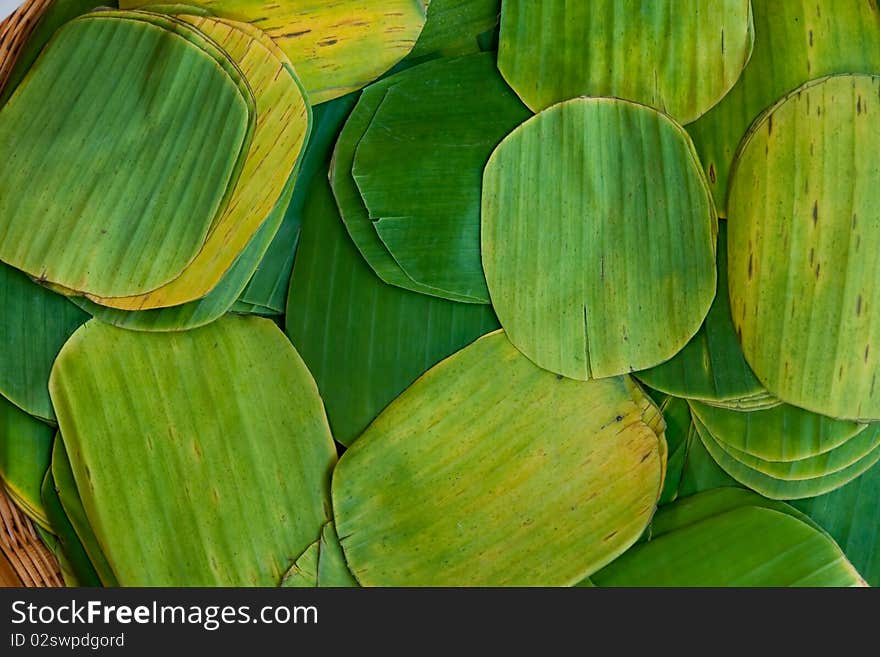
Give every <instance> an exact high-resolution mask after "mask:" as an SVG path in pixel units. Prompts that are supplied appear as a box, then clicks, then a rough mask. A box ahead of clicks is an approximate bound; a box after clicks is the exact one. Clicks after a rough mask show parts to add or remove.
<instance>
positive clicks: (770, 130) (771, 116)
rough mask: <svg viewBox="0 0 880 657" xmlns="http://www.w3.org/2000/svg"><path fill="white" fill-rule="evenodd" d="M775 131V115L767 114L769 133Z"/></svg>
mask: <svg viewBox="0 0 880 657" xmlns="http://www.w3.org/2000/svg"><path fill="white" fill-rule="evenodd" d="M772 132H773V115H772V114H768V115H767V134H768V135H769V134H771V133H772Z"/></svg>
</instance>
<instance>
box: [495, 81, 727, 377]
mask: <svg viewBox="0 0 880 657" xmlns="http://www.w3.org/2000/svg"><path fill="white" fill-rule="evenodd" d="M538 218H540V220H538ZM716 236H717V221H716V217H715V211H714V209H713V207H712V197H711V195H710V194H709V190H708V188H707V186H706V182H705V180H704V179H703V173H702V170H701V169H700V165H699V162H698V160H697V157H696V154H695V153H694V151H693V146H692V145H691V143H690V139H689V138H688V137H687V134H686V133H685V132H684V130H682V128H681V127H680V126H679V125H677V124H676V123H674V122H673V121H672V120H671V119H669V117H667V116H665V115H663V114H660V113H658V112H656V111H654V110H652V109H650V108H647V107H644V106H642V105H636V104H634V103H630V102H626V101H621V100H616V99H607V98H601V99H597V98H592V99H590V98H580V99H575V100H571V101H567V102H564V103H560V104H559V105H556V106H555V107H552V108H550V109H548V110H545V111H544V112H542V113H541V114H538V115H537V116H535V117H533V118H531V119H529V120H528V121H526V122H525V123H524V124H522V125H521V126H520V127H518V128H517V129H516V130H514V131H513V133H511V134H510V135H509V136H508V137H507V138H506V139H505V140H504V141H502V142H501V145H500V146H498V148H497V149H495V152H494V153H493V154H492V157H491V158H490V160H489V164H488V165H487V166H486V171H485V175H484V178H483V203H482V232H481V239H482V254H483V268H484V270H485V272H486V280H487V282H488V284H489V292H490V294H491V296H492V304H493V306H494V308H495V312H496V313H498V318H499V320H500V321H501V325H502V326H503V327H504V329H505V331H506V332H507V334H508V336H509V337H510V341H511V342H513V344H514V345H516V347H517V349H519V350H520V351H522V352H523V353H524V354H525V355H526V356H528V357H529V358H530V359H532V360H533V361H534V362H535V363H536V364H537V365H539V366H540V367H543V368H545V369H548V370H551V371H553V372H557V373H559V374H563V375H565V376H568V377H571V378H574V379H581V380H584V379H590V378H601V377H606V376H612V375H616V374H622V373H625V372H630V371H633V370H639V369H645V368H647V367H651V366H653V365H656V364H658V363H661V362H663V361H665V360H667V359H668V358H670V357H672V356H673V355H674V354H675V353H676V352H678V351H679V350H680V349H681V348H682V347H684V345H685V344H686V343H687V342H688V340H690V339H691V337H693V335H694V334H695V333H696V332H697V330H698V329H699V328H700V325H701V324H702V323H703V319H704V318H705V317H706V313H707V312H708V310H709V307H710V305H711V304H712V299H713V298H714V296H715V278H716V272H715V239H716Z"/></svg>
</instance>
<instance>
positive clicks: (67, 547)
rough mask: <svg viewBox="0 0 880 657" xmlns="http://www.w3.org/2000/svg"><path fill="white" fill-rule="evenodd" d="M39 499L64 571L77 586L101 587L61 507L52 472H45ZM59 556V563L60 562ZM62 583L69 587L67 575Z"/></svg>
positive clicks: (99, 579)
mask: <svg viewBox="0 0 880 657" xmlns="http://www.w3.org/2000/svg"><path fill="white" fill-rule="evenodd" d="M41 499H42V501H43V508H44V509H45V510H46V517H47V518H48V519H49V526H50V527H51V528H52V533H53V534H54V535H55V538H56V540H57V542H58V548H57V552H56V555H58V553H59V552H60V553H61V554H63V555H64V562H63V563H65V564H66V567H65V569H66V570H69V572H70V574H71V575H72V578H73V580H74V581H75V582H76V585H77V586H101V584H102V583H101V578H100V577H98V573H97V572H96V571H95V567H94V566H92V562H91V561H90V560H89V556H88V554H86V551H85V548H83V545H82V543H81V542H80V540H79V537H78V536H77V535H76V531H75V530H74V528H73V525H72V524H70V520H69V519H68V517H67V514H66V513H65V512H64V507H63V506H61V499H60V498H59V497H58V491H57V490H55V479H54V478H53V477H52V470H51V469H49V470H47V471H46V477H45V479H43V486H42V489H41ZM60 560H61V559H60V556H59V561H60ZM64 575H65V577H64V582H65V583H66V584H67V585H68V586H71V583H70V581H69V580H68V575H67V573H64Z"/></svg>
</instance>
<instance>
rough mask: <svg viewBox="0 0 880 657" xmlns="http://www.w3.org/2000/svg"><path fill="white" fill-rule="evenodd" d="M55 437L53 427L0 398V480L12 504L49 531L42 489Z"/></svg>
mask: <svg viewBox="0 0 880 657" xmlns="http://www.w3.org/2000/svg"><path fill="white" fill-rule="evenodd" d="M54 435H55V431H54V430H53V429H52V427H50V426H48V425H46V424H44V423H42V422H40V421H39V420H36V419H34V418H32V417H31V416H30V415H28V414H27V413H25V412H24V411H22V410H21V409H20V408H18V407H17V406H15V405H14V404H11V403H10V402H8V401H6V400H5V399H4V398H3V397H0V480H2V482H3V486H4V488H5V489H6V491H7V492H8V493H9V497H11V498H12V501H13V502H15V503H16V505H17V506H18V507H19V508H20V509H21V510H22V511H24V512H25V514H27V516H28V517H30V518H31V519H32V520H33V521H34V522H36V523H37V524H38V525H40V526H42V527H44V528H46V529H48V528H49V519H48V518H47V517H46V510H45V509H44V508H43V503H42V501H41V500H40V487H41V486H42V485H43V477H44V476H45V474H46V470H48V468H49V460H50V457H51V451H52V437H53V436H54Z"/></svg>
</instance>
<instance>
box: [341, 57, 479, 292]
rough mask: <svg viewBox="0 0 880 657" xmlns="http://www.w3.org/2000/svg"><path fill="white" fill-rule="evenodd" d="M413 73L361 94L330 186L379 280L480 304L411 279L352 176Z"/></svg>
mask: <svg viewBox="0 0 880 657" xmlns="http://www.w3.org/2000/svg"><path fill="white" fill-rule="evenodd" d="M445 65H446V62H445V61H444V60H442V59H441V60H434V61H429V62H427V63H425V64H420V65H419V66H418V67H416V68H418V72H417V74H418V75H420V76H424V77H425V78H430V77H431V76H433V75H435V74H439V73H441V72H442V71H443V70H444V68H445ZM412 70H413V69H405V70H403V71H401V72H399V73H395V74H394V75H390V76H388V77H386V78H383V79H382V80H379V81H378V82H376V83H374V84H371V85H370V86H369V87H367V88H366V89H364V90H363V92H362V93H361V95H360V98H358V102H357V105H355V107H354V109H353V110H352V112H351V114H350V115H349V117H348V120H347V121H346V122H345V125H344V126H343V128H342V131H341V132H340V134H339V139H338V140H337V141H336V147H335V148H334V150H333V157H332V160H331V164H330V184H331V185H332V187H333V196H334V197H335V199H336V203H337V205H338V206H339V214H340V215H341V216H342V220H343V222H345V228H346V229H347V230H348V234H349V235H351V239H352V240H353V241H354V243H355V244H356V245H357V248H358V250H359V251H360V252H361V255H363V257H364V259H365V260H366V261H367V263H369V265H370V267H372V269H373V271H375V272H376V274H377V275H378V276H379V278H381V279H382V280H383V281H385V282H386V283H388V284H390V285H396V286H398V287H402V288H404V289H407V290H412V291H414V292H421V293H423V294H429V295H432V296H440V297H443V298H450V297H455V298H454V300H455V301H461V302H464V303H474V302H476V301H478V300H477V299H472V298H470V297H465V296H462V297H458V296H456V295H454V294H451V293H450V292H449V291H447V292H443V291H442V290H437V289H435V288H432V287H430V286H428V285H425V284H423V283H419V282H417V281H414V280H413V279H412V278H410V276H409V275H407V273H406V272H405V271H404V270H403V269H402V268H401V266H400V265H399V264H398V263H397V261H396V260H395V259H394V257H393V256H392V255H391V253H390V252H389V251H388V249H387V247H386V246H385V244H384V243H383V242H382V240H381V239H380V238H379V235H378V233H377V232H376V230H375V229H374V228H373V221H372V220H371V219H370V214H369V211H368V210H367V207H366V205H364V200H363V198H361V193H360V190H359V189H358V186H357V183H356V182H355V179H354V177H353V175H352V167H353V165H354V159H355V154H356V152H357V148H358V145H359V143H360V141H361V138H362V137H363V136H364V133H365V132H366V131H367V129H368V128H369V127H370V124H371V123H372V120H373V116H374V115H375V114H376V110H377V109H378V108H379V105H381V103H382V100H383V99H384V98H385V93H386V91H388V89H389V88H391V87H392V86H393V85H394V84H396V83H397V82H398V81H400V80H401V79H405V78H406V76H407V75H412V73H410V71H412Z"/></svg>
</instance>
